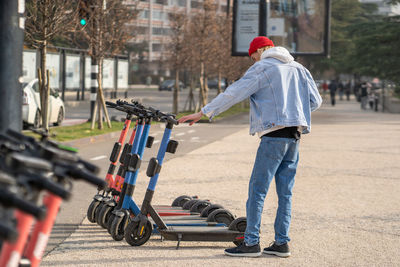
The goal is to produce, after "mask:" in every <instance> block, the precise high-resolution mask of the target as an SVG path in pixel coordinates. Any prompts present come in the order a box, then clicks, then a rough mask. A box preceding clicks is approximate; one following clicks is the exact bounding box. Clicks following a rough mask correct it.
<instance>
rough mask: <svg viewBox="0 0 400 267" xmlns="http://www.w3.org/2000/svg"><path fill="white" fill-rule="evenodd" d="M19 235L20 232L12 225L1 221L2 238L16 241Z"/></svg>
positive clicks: (0, 233) (0, 234)
mask: <svg viewBox="0 0 400 267" xmlns="http://www.w3.org/2000/svg"><path fill="white" fill-rule="evenodd" d="M17 237H18V232H17V231H16V230H15V229H14V228H13V227H11V226H9V225H6V224H3V223H0V239H2V240H4V241H8V242H14V241H15V240H16V239H17Z"/></svg>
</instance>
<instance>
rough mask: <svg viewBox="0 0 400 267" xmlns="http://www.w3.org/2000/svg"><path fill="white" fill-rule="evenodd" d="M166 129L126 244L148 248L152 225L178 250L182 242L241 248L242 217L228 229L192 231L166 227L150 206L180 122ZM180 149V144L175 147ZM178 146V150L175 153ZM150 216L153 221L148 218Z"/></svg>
mask: <svg viewBox="0 0 400 267" xmlns="http://www.w3.org/2000/svg"><path fill="white" fill-rule="evenodd" d="M166 120H167V126H166V128H165V129H166V131H165V132H164V137H163V141H162V142H161V145H160V150H159V153H158V155H157V158H152V159H151V160H150V162H149V165H148V168H147V172H146V174H147V176H149V177H151V178H150V181H149V185H148V187H147V191H146V194H145V197H144V200H143V203H142V206H141V210H140V213H139V214H135V215H136V216H135V217H134V218H133V219H132V220H131V221H130V222H128V225H127V227H126V228H125V234H124V235H125V240H126V241H127V242H128V244H130V245H132V246H141V245H143V244H145V243H146V242H147V241H148V240H149V238H150V236H151V233H152V232H153V223H152V221H154V223H155V224H156V225H157V231H158V232H159V233H160V234H161V236H162V237H163V238H164V239H166V240H176V241H178V243H177V247H176V248H177V249H178V248H179V244H180V242H181V241H218V242H221V241H226V242H234V243H235V244H236V245H240V244H241V242H242V241H243V238H244V231H245V229H246V218H244V217H241V218H237V219H235V220H234V221H232V222H231V223H230V225H229V227H190V226H172V225H167V224H166V222H164V220H163V219H162V218H161V216H160V215H159V214H158V213H157V211H156V210H155V209H154V207H153V206H152V205H151V201H152V198H153V195H154V192H155V187H156V184H157V180H158V176H159V172H160V169H161V164H162V161H163V159H164V156H165V153H166V152H167V151H168V146H169V142H168V139H169V136H170V133H171V131H172V128H173V125H177V124H178V121H177V120H175V119H174V118H173V117H171V116H167V118H166ZM176 145H177V144H176ZM176 145H175V149H176ZM148 215H150V218H151V219H152V221H150V219H149V218H148Z"/></svg>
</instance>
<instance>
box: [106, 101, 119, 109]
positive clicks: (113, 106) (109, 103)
mask: <svg viewBox="0 0 400 267" xmlns="http://www.w3.org/2000/svg"><path fill="white" fill-rule="evenodd" d="M106 105H107V107H109V108H115V107H117V106H118V105H117V104H115V103H113V102H110V101H106Z"/></svg>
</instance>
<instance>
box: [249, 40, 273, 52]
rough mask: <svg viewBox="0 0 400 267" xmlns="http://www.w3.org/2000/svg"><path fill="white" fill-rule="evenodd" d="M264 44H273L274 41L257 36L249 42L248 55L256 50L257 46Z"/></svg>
mask: <svg viewBox="0 0 400 267" xmlns="http://www.w3.org/2000/svg"><path fill="white" fill-rule="evenodd" d="M265 46H274V43H273V42H272V41H271V40H270V39H268V38H267V37H265V36H257V37H256V38H254V39H253V41H251V43H250V47H249V56H251V54H253V53H254V52H256V51H257V49H258V48H261V47H265Z"/></svg>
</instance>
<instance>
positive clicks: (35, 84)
mask: <svg viewBox="0 0 400 267" xmlns="http://www.w3.org/2000/svg"><path fill="white" fill-rule="evenodd" d="M22 87H23V99H22V121H23V123H24V126H28V125H32V126H33V127H34V128H38V127H40V126H41V124H42V117H41V107H40V94H39V81H38V79H34V80H32V81H30V82H28V83H24V84H23V85H22ZM64 116H65V107H64V102H63V101H62V99H61V97H60V96H59V94H58V92H56V91H55V90H53V89H51V88H50V97H49V125H51V124H54V125H61V122H62V121H63V120H64Z"/></svg>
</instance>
